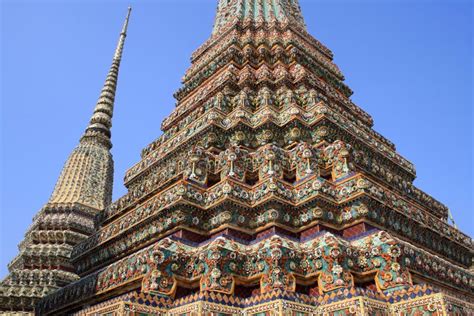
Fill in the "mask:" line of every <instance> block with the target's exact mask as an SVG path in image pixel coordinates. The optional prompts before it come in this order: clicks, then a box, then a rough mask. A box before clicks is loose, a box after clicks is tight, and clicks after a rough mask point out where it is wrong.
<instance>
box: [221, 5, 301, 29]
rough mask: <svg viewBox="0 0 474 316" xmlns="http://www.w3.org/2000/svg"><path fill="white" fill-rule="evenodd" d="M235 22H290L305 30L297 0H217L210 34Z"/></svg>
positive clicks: (227, 27)
mask: <svg viewBox="0 0 474 316" xmlns="http://www.w3.org/2000/svg"><path fill="white" fill-rule="evenodd" d="M236 23H244V24H247V23H256V24H258V23H285V24H287V23H291V25H292V26H294V27H297V28H300V29H303V30H306V24H305V22H304V19H303V15H302V13H301V8H300V5H299V2H298V0H219V4H218V6H217V15H216V19H215V22H214V29H213V32H212V35H217V34H220V33H222V32H224V31H226V30H227V29H229V27H231V26H232V25H234V24H236Z"/></svg>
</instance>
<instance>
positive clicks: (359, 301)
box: [74, 285, 474, 316]
mask: <svg viewBox="0 0 474 316" xmlns="http://www.w3.org/2000/svg"><path fill="white" fill-rule="evenodd" d="M473 312H474V305H473V304H470V303H468V302H466V301H462V300H459V299H457V298H454V297H452V296H450V295H446V294H444V293H439V292H436V291H434V290H433V289H432V288H431V287H429V286H424V285H417V286H413V287H411V288H410V289H408V290H406V291H403V292H400V293H396V294H394V295H391V296H382V295H380V294H377V293H374V292H371V291H366V290H361V289H351V290H341V291H338V292H335V293H332V294H327V295H321V296H308V295H303V294H296V293H291V292H284V291H279V290H277V291H273V292H271V293H266V294H259V295H255V296H252V297H249V298H245V299H240V298H237V297H234V296H229V295H225V294H220V293H213V292H200V293H196V294H192V295H189V296H187V297H184V298H181V299H177V300H174V301H173V300H170V299H167V298H163V297H158V296H154V295H150V294H143V293H139V292H131V293H128V294H125V295H122V296H120V297H117V298H114V299H111V300H109V301H106V302H102V303H100V304H98V305H94V306H91V307H89V308H86V309H84V310H81V311H79V312H76V313H75V314H74V315H78V316H79V315H80V316H86V315H87V316H90V315H140V316H145V315H154V316H155V315H160V316H161V315H163V316H165V315H166V316H178V315H179V316H182V315H190V316H201V315H204V316H211V315H219V316H231V315H249V316H251V315H252V316H287V315H288V316H289V315H292V316H312V315H328V316H329V315H397V316H398V315H470V314H471V313H473Z"/></svg>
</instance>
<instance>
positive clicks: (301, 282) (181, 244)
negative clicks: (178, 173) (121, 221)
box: [39, 230, 473, 311]
mask: <svg viewBox="0 0 474 316" xmlns="http://www.w3.org/2000/svg"><path fill="white" fill-rule="evenodd" d="M182 237H183V235H181V236H180V237H177V236H172V237H170V238H165V239H161V240H160V241H159V242H156V243H154V244H152V245H150V246H148V247H146V248H144V249H142V250H140V251H137V252H135V253H134V254H133V255H131V256H128V257H125V258H123V259H121V260H118V261H116V262H114V263H113V264H111V265H109V266H107V267H106V268H104V269H101V270H100V271H98V272H95V273H92V274H89V275H88V276H87V277H85V278H83V279H81V280H80V281H78V282H75V283H73V284H71V285H69V286H67V287H65V288H63V289H61V290H60V291H58V292H56V293H55V294H54V295H53V296H51V297H50V299H49V300H48V301H45V302H42V303H41V304H40V305H39V308H40V310H42V309H43V310H47V311H54V310H55V309H56V308H57V307H58V306H67V305H69V304H79V303H80V302H82V301H84V300H87V299H90V298H92V297H101V300H104V299H105V298H107V297H110V295H117V294H120V293H121V292H123V291H125V292H128V291H130V289H134V288H141V291H142V292H143V293H150V294H151V296H148V297H150V298H152V297H153V296H154V295H157V297H162V298H165V299H164V300H163V299H161V300H160V301H161V304H160V305H165V306H166V305H168V306H167V308H170V307H173V305H174V304H177V305H178V306H179V305H180V304H182V305H185V304H183V302H182V301H181V302H180V297H182V296H183V295H184V296H185V300H186V301H187V302H186V303H188V304H189V303H190V301H192V296H189V295H190V294H191V293H193V292H196V291H198V292H200V293H201V295H203V293H206V292H212V293H215V294H211V295H230V296H229V298H228V300H227V302H225V303H224V304H223V305H224V306H221V307H220V308H224V310H225V309H226V308H227V309H229V308H230V309H231V307H232V305H234V307H238V308H242V307H244V306H245V300H246V298H247V297H248V298H249V300H253V302H252V301H251V302H252V304H249V305H250V306H252V305H257V303H258V297H259V295H264V296H265V294H267V295H269V296H273V295H274V293H275V291H277V292H278V291H283V292H285V293H289V294H288V295H289V296H293V297H295V296H298V295H300V294H305V295H309V297H307V301H306V303H305V305H309V306H308V307H307V308H311V307H310V306H311V305H313V306H314V305H315V306H316V307H318V308H327V307H328V306H325V305H322V306H320V304H321V303H322V302H321V301H322V300H324V299H326V300H328V298H332V300H333V301H334V300H335V298H336V297H337V296H338V293H339V295H341V296H342V297H343V298H346V299H347V298H348V297H349V298H350V297H352V295H350V296H348V293H353V295H354V294H355V293H359V294H362V295H364V296H365V297H366V298H367V296H368V297H373V298H375V299H376V300H378V301H379V303H380V304H381V306H380V309H381V310H382V311H384V310H389V309H390V308H396V306H397V305H396V304H395V306H392V304H393V303H394V302H398V301H399V300H400V299H395V298H396V297H397V296H400V297H403V296H404V295H405V297H404V298H403V299H402V300H403V301H406V300H413V299H414V298H415V297H416V296H417V295H420V296H424V295H427V294H428V295H429V294H432V293H434V292H435V291H433V289H431V290H430V289H429V288H426V287H424V288H423V287H420V286H414V285H413V282H414V281H413V280H412V277H411V273H412V272H414V273H417V271H424V272H426V265H427V264H429V265H430V266H431V269H435V270H436V271H437V273H438V274H440V273H443V272H441V271H442V270H443V269H445V267H446V262H443V261H442V260H440V259H435V258H434V257H433V256H432V255H429V254H428V253H426V252H424V251H420V250H419V249H417V248H416V247H413V246H411V245H409V244H408V243H405V242H403V241H401V240H399V239H397V238H393V237H392V236H390V235H389V234H387V233H385V232H382V231H377V230H372V231H371V232H370V231H369V232H367V233H365V234H359V235H358V236H353V237H349V238H342V237H338V236H336V235H334V234H332V233H329V232H324V231H322V232H315V233H312V234H310V235H308V236H306V237H305V238H295V237H290V236H285V235H284V234H282V233H275V231H268V232H266V233H264V234H261V235H260V236H259V237H258V238H257V239H255V240H253V241H246V240H245V239H242V238H240V237H233V236H232V235H228V234H223V235H220V236H216V237H214V238H213V239H212V240H209V241H205V242H202V243H200V242H196V241H192V240H190V239H188V238H182ZM410 271H411V272H410ZM444 273H445V274H455V275H456V276H457V278H459V280H457V281H455V283H456V284H457V285H458V286H459V287H460V288H464V289H465V291H466V294H465V295H469V293H470V288H472V286H473V284H472V280H471V281H469V280H468V279H467V276H466V275H467V274H468V272H467V271H466V270H462V269H461V270H457V271H453V270H448V271H445V272H444ZM426 277H427V278H430V276H426ZM469 282H471V284H469ZM361 287H362V288H361ZM341 289H346V291H347V292H337V291H339V290H341ZM364 289H365V290H364ZM414 289H415V290H414ZM420 289H424V292H423V291H420ZM295 292H297V293H299V294H292V293H295ZM420 292H421V294H420ZM280 293H281V292H280ZM400 293H402V295H400ZM407 293H416V294H415V295H414V296H413V295H410V296H408V295H407ZM457 295H458V296H459V297H462V294H461V293H460V292H458V293H457ZM354 296H357V295H354ZM267 298H268V297H267ZM318 300H319V302H318ZM427 300H428V301H429V299H427ZM311 301H312V303H311ZM330 301H331V300H330ZM222 303H223V302H220V304H222ZM326 303H327V302H326ZM346 303H347V302H346ZM425 303H426V302H425ZM235 305H237V306H235ZM242 305H244V306H242ZM411 305H414V304H413V302H412V303H411ZM174 306H176V305H174ZM460 306H461V308H463V307H462V306H464V308H472V306H469V305H466V303H463V304H460ZM313 308H314V307H313ZM163 311H164V310H163Z"/></svg>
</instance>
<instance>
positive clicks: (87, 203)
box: [0, 8, 131, 314]
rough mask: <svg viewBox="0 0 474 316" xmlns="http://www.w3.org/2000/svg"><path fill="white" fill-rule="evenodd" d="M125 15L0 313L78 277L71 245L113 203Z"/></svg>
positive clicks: (13, 268)
mask: <svg viewBox="0 0 474 316" xmlns="http://www.w3.org/2000/svg"><path fill="white" fill-rule="evenodd" d="M130 11H131V9H130V8H129V9H128V12H127V16H126V18H125V22H124V24H123V28H122V31H121V33H120V38H119V41H118V44H117V48H116V50H115V52H114V57H113V61H112V66H111V67H110V70H109V73H108V75H107V78H106V80H105V83H104V87H103V89H102V91H101V93H100V97H99V100H98V101H97V104H96V107H95V110H94V114H93V115H92V118H91V120H90V123H89V125H88V127H87V128H86V130H85V133H84V135H83V136H82V138H81V140H80V142H79V144H78V145H77V146H76V148H74V150H73V151H72V153H71V154H70V156H69V158H68V159H67V161H66V163H65V165H64V167H63V170H62V172H61V175H60V176H59V179H58V181H57V183H56V187H55V188H54V191H53V194H52V195H51V198H50V199H49V201H48V203H47V204H46V205H45V206H44V207H43V208H42V209H41V210H40V211H39V212H38V213H37V214H36V216H35V218H34V220H33V223H32V225H31V226H30V228H29V229H28V231H27V232H26V234H25V238H24V240H23V241H22V242H21V243H20V245H19V250H20V251H19V254H18V256H16V257H15V258H14V259H13V260H12V261H11V263H10V264H9V266H8V269H9V275H8V276H7V277H6V278H5V279H4V280H3V281H1V282H0V314H2V312H1V311H9V312H10V311H12V312H13V311H32V310H33V308H34V305H35V304H36V302H37V301H38V300H39V299H40V298H41V297H43V296H45V295H47V294H49V293H51V292H53V291H55V290H56V289H58V288H59V287H62V286H64V285H65V284H68V283H70V282H72V281H74V280H77V279H78V275H77V274H75V272H74V266H73V264H72V262H71V260H70V257H71V251H72V249H73V246H74V245H75V244H77V243H78V242H80V241H82V240H84V239H85V238H87V237H88V236H89V235H91V234H92V233H93V232H94V231H95V226H94V217H95V216H96V214H97V213H98V212H100V211H101V210H103V209H104V208H105V207H107V206H108V205H109V204H110V202H111V200H112V187H113V170H114V162H113V158H112V154H111V153H110V148H111V147H112V143H111V141H110V136H111V134H110V128H111V126H112V114H113V108H114V99H115V92H116V88H117V79H118V71H119V65H120V61H121V57H122V52H123V46H124V42H125V37H126V35H127V27H128V20H129V17H130Z"/></svg>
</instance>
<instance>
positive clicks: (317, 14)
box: [0, 0, 474, 277]
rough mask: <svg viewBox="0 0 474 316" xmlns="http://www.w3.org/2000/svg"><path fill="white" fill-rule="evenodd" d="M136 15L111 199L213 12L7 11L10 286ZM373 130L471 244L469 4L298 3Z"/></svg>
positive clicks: (4, 67)
mask: <svg viewBox="0 0 474 316" xmlns="http://www.w3.org/2000/svg"><path fill="white" fill-rule="evenodd" d="M129 3H131V4H132V6H133V12H132V17H131V20H130V26H129V35H128V37H127V42H126V44H125V52H124V56H123V62H122V66H121V73H120V79H119V86H118V94H117V99H116V110H115V115H114V126H113V143H114V148H113V154H114V159H115V188H114V199H116V198H118V197H120V196H121V195H122V194H124V193H125V188H124V186H123V184H122V183H123V181H122V179H123V176H124V173H125V170H126V169H127V168H129V167H131V166H132V165H133V164H134V163H136V162H138V160H139V154H140V151H141V149H142V148H143V147H145V146H146V145H147V144H149V143H150V142H152V141H153V140H154V139H156V138H157V137H158V136H159V135H160V133H161V131H160V124H161V121H162V119H163V118H164V117H165V116H166V115H168V114H169V113H170V112H171V111H172V109H173V107H174V104H175V102H174V99H173V97H172V94H173V93H174V92H175V91H176V90H177V89H178V88H179V87H180V78H181V77H182V76H183V74H184V72H185V70H186V68H187V67H188V66H189V57H190V56H191V53H192V52H193V51H194V50H195V49H196V48H198V47H199V45H200V44H202V43H203V42H204V41H205V40H206V39H207V38H208V36H209V35H210V33H211V29H212V24H213V18H214V14H215V8H216V0H186V1H185V0H168V1H159V0H157V1H131V2H125V1H91V0H88V1H80V2H79V1H67V2H66V1H26V0H20V1H13V0H11V1H2V8H1V9H2V10H1V11H2V12H1V14H2V16H1V26H2V27H1V45H2V49H1V84H0V87H1V119H2V122H1V136H2V137H1V150H2V153H1V158H2V159H1V161H2V164H1V166H2V168H1V190H0V192H1V214H0V215H1V217H0V221H1V222H0V241H1V244H0V250H1V254H0V257H1V261H0V277H3V276H4V275H5V274H6V271H7V270H6V265H7V263H8V262H9V261H10V260H11V259H12V258H13V257H14V256H15V255H16V254H17V244H18V243H19V242H20V241H21V240H22V238H23V234H24V232H25V231H26V229H27V227H28V226H29V225H30V223H31V220H32V217H33V216H34V214H35V213H36V212H37V211H38V210H39V209H40V208H41V207H42V206H43V204H44V203H46V202H47V200H48V198H49V196H50V194H51V192H52V190H53V187H54V184H55V181H56V179H57V177H58V175H59V172H60V170H61V168H62V166H63V163H64V162H65V160H66V158H67V156H68V155H69V153H70V152H71V150H72V149H73V148H74V147H75V146H76V144H77V142H78V140H79V138H80V136H81V134H82V132H83V130H84V128H85V127H86V125H87V122H88V120H89V117H90V115H91V113H92V110H93V107H94V105H95V102H96V99H97V96H98V94H99V91H100V89H101V87H102V84H103V81H104V78H105V75H106V73H107V70H108V67H109V65H110V62H111V59H112V55H113V50H114V48H115V45H116V41H117V38H118V33H119V30H120V27H121V24H122V21H123V18H124V15H125V13H126V8H127V6H128V4H129ZM300 3H301V7H302V9H303V14H304V16H305V19H306V23H307V24H308V29H309V32H310V33H311V34H313V35H314V36H315V37H316V38H318V39H319V40H320V41H322V42H323V43H324V44H326V45H327V46H328V47H329V48H330V49H331V50H332V51H333V52H334V55H335V62H336V63H337V64H338V65H339V67H340V68H341V70H342V71H343V72H344V74H345V76H346V78H347V80H346V82H347V84H348V85H349V86H350V87H351V88H352V89H353V90H354V91H355V93H354V96H353V100H354V101H355V103H356V104H358V105H359V106H360V107H362V108H363V109H364V110H366V111H367V112H368V113H370V114H371V115H372V116H373V118H374V120H375V129H376V130H377V131H378V132H380V133H381V134H383V135H384V136H386V137H387V138H389V139H390V140H392V141H393V142H394V143H395V144H396V145H397V149H398V152H399V153H401V154H402V155H403V156H404V157H406V158H407V159H408V160H410V161H412V162H413V163H414V164H415V165H416V168H417V173H418V178H417V180H416V181H415V184H416V185H417V186H418V187H420V188H421V189H422V190H424V191H426V192H427V193H429V194H430V195H432V196H434V197H436V198H437V199H438V200H440V201H441V202H443V203H445V204H446V205H447V206H449V207H450V208H451V210H452V213H453V214H454V218H455V219H456V220H457V222H458V225H459V226H460V228H461V229H462V230H463V231H464V232H466V233H468V234H470V235H471V236H472V235H473V232H474V227H473V217H472V216H473V215H472V212H473V211H474V208H473V199H472V195H473V194H472V193H473V126H472V122H473V110H472V108H473V93H472V84H473V82H472V80H473V78H472V76H473V60H472V56H473V46H472V39H473V17H472V4H471V2H470V1H468V0H466V1H456V0H445V1H436V0H433V1H430V0H418V1H417V0H414V1H408V0H392V1H390V0H387V1H380V0H378V1H376V0H373V1H362V0H361V1H357V0H351V1H349V0H346V1H342V0H300Z"/></svg>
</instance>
